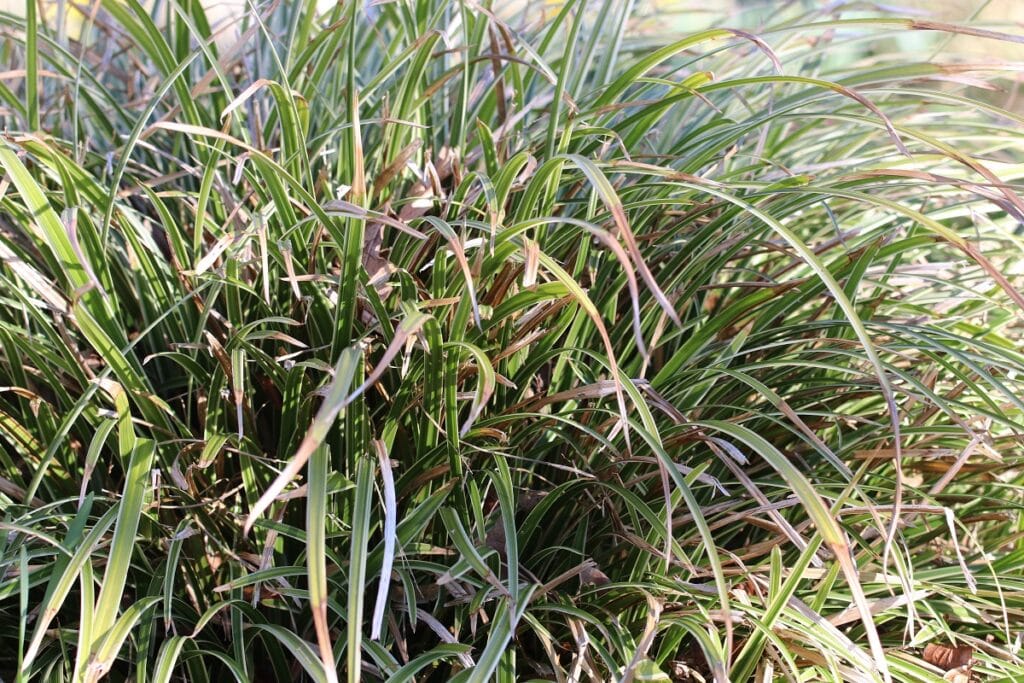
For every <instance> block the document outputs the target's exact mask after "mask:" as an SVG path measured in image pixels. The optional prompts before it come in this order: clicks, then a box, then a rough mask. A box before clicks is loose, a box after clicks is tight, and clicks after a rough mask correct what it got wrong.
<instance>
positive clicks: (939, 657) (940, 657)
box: [922, 643, 974, 671]
mask: <svg viewBox="0 0 1024 683" xmlns="http://www.w3.org/2000/svg"><path fill="white" fill-rule="evenodd" d="M922 657H923V658H924V661H926V662H928V663H929V664H931V665H933V666H937V667H939V668H940V669H942V670H943V671H950V670H952V669H958V668H960V667H963V666H967V665H969V664H970V663H971V658H972V657H974V648H973V647H971V646H970V645H940V644H938V643H929V644H928V645H927V647H925V648H924V653H923V654H922Z"/></svg>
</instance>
